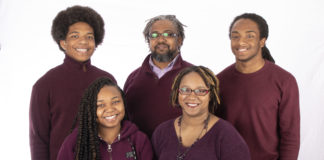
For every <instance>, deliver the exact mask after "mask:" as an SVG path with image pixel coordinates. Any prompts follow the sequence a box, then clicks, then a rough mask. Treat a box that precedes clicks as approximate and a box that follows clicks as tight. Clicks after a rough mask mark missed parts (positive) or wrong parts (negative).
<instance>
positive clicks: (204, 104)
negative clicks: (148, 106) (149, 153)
mask: <svg viewBox="0 0 324 160" xmlns="http://www.w3.org/2000/svg"><path fill="white" fill-rule="evenodd" d="M218 85H219V82H218V79H217V78H216V77H215V74H214V73H213V72H212V71H211V70H209V69H208V68H206V67H203V66H192V67H189V68H186V69H184V70H183V71H182V72H180V73H179V74H178V75H177V77H176V78H175V80H174V82H173V85H172V91H171V97H170V101H171V104H172V105H173V106H176V107H180V108H181V109H182V116H180V117H178V118H176V119H172V120H169V121H166V122H164V123H162V124H161V125H159V126H158V127H157V128H156V129H155V131H154V133H153V136H152V144H153V148H154V151H155V156H156V157H157V158H158V159H160V160H171V159H174V160H184V159H186V160H193V159H204V160H238V159H239V160H249V159H250V153H249V150H248V147H247V145H246V143H245V141H244V140H243V139H242V137H241V136H240V135H239V133H238V132H237V131H236V130H235V129H234V127H233V126H232V125H231V124H230V123H228V122H227V121H225V120H223V119H220V118H218V117H216V116H215V115H214V113H215V110H216V108H217V107H218V106H219V104H220V99H219V96H218V92H219V88H218Z"/></svg>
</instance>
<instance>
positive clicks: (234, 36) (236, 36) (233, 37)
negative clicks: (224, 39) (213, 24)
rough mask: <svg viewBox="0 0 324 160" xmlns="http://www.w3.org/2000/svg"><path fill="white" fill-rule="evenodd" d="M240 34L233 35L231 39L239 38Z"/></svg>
mask: <svg viewBox="0 0 324 160" xmlns="http://www.w3.org/2000/svg"><path fill="white" fill-rule="evenodd" d="M238 38H239V36H238V35H231V39H233V40H235V39H238Z"/></svg>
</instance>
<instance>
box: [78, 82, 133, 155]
mask: <svg viewBox="0 0 324 160" xmlns="http://www.w3.org/2000/svg"><path fill="white" fill-rule="evenodd" d="M104 86H114V87H116V88H117V89H118V90H119V91H120V93H121V96H122V99H123V102H124V105H125V106H124V107H125V111H126V103H125V95H124V92H123V91H122V90H121V89H120V87H118V85H117V84H116V83H115V82H113V81H112V80H111V79H110V78H107V77H101V78H98V79H97V80H95V81H94V82H93V83H92V84H91V85H90V86H89V87H88V88H87V90H86V91H85V92H84V94H83V97H82V99H81V103H80V106H79V112H78V115H77V117H76V120H77V119H78V121H79V126H78V136H77V143H76V148H75V153H76V154H75V155H76V157H75V159H76V160H100V159H101V158H100V149H99V144H100V138H99V137H98V123H97V96H98V93H99V92H100V90H101V88H103V87H104ZM125 119H127V114H125V116H124V119H123V120H122V122H123V121H124V120H125ZM76 120H75V122H76ZM75 125H76V124H75V123H74V126H73V128H74V127H75Z"/></svg>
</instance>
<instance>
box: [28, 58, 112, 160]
mask: <svg viewBox="0 0 324 160" xmlns="http://www.w3.org/2000/svg"><path fill="white" fill-rule="evenodd" d="M102 76H107V77H109V78H112V79H113V80H114V81H116V80H115V79H114V77H113V76H112V75H111V74H109V73H107V72H105V71H103V70H100V69H98V68H96V67H95V66H92V65H91V63H90V60H88V61H86V62H84V63H79V62H77V61H75V60H73V59H72V58H70V57H68V56H66V57H65V59H64V63H63V64H62V65H59V66H57V67H55V68H53V69H51V70H50V71H48V72H47V73H46V74H45V75H44V76H42V77H41V78H40V79H39V80H38V81H37V82H36V83H35V85H34V86H33V90H32V94H31V101H30V111H29V136H30V150H31V157H32V160H48V159H50V160H56V156H57V153H58V151H59V149H60V146H61V144H62V142H63V140H64V138H65V137H66V136H67V135H68V134H69V131H70V129H71V127H72V123H73V120H74V118H75V116H76V114H77V111H78V108H79V103H80V100H81V97H82V95H83V92H84V90H85V89H86V88H87V87H88V85H89V84H90V83H91V82H92V81H94V80H95V79H97V78H98V77H102Z"/></svg>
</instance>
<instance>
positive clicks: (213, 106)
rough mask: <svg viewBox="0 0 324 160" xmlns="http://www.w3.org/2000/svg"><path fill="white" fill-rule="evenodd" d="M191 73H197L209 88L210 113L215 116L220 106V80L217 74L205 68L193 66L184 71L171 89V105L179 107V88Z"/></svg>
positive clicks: (177, 77)
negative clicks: (185, 77)
mask: <svg viewBox="0 0 324 160" xmlns="http://www.w3.org/2000/svg"><path fill="white" fill-rule="evenodd" d="M191 72H196V73H198V74H199V75H200V77H201V78H202V79H203V80H204V82H205V84H206V86H207V87H208V88H209V92H210V101H209V105H208V110H209V112H210V113H212V114H215V113H216V110H217V108H218V107H219V105H220V98H219V80H218V78H217V77H216V76H215V74H214V73H213V72H212V71H211V70H210V69H208V68H206V67H204V66H191V67H187V68H185V69H183V70H182V71H181V72H180V73H179V74H178V75H177V76H176V78H175V79H174V81H173V84H172V87H171V95H170V103H171V105H172V106H174V107H175V106H179V102H178V97H179V87H180V83H181V80H182V79H183V77H184V76H185V75H187V74H189V73H191Z"/></svg>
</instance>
